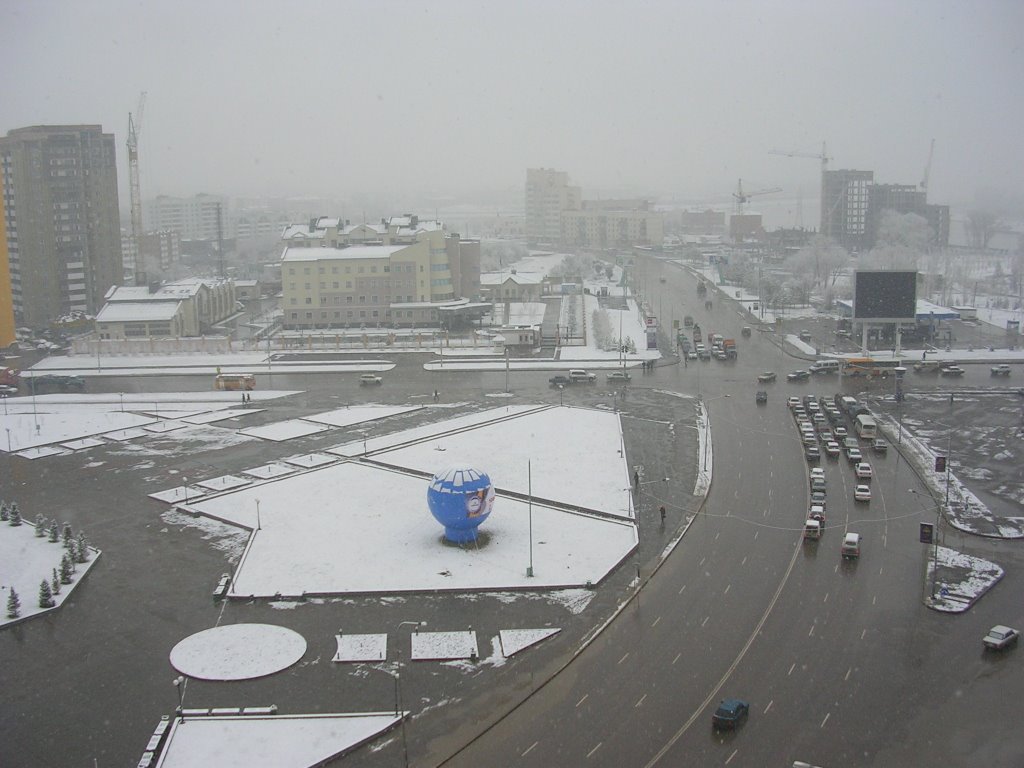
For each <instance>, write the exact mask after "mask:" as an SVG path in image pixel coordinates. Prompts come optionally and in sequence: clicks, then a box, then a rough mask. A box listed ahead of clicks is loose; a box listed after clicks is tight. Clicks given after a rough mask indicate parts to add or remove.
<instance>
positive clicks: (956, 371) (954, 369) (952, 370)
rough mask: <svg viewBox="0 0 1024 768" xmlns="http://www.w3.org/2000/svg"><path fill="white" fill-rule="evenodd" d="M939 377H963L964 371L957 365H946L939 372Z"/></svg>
mask: <svg viewBox="0 0 1024 768" xmlns="http://www.w3.org/2000/svg"><path fill="white" fill-rule="evenodd" d="M939 375H940V376H963V375H964V369H963V368H961V367H960V366H959V365H947V366H946V367H945V368H942V369H940V370H939Z"/></svg>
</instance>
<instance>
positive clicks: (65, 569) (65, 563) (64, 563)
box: [60, 555, 75, 584]
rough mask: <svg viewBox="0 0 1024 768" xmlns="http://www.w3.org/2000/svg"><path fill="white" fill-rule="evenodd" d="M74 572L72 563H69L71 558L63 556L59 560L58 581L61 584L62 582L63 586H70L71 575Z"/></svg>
mask: <svg viewBox="0 0 1024 768" xmlns="http://www.w3.org/2000/svg"><path fill="white" fill-rule="evenodd" d="M74 572H75V566H74V563H72V562H71V558H70V557H68V556H67V555H64V557H62V558H61V559H60V580H61V582H63V583H64V584H70V583H71V574H73V573H74Z"/></svg>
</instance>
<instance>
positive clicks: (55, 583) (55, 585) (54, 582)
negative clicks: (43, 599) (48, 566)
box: [50, 568, 60, 595]
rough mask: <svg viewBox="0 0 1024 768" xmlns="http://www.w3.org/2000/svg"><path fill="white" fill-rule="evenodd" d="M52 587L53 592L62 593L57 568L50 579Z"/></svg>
mask: <svg viewBox="0 0 1024 768" xmlns="http://www.w3.org/2000/svg"><path fill="white" fill-rule="evenodd" d="M50 588H51V589H52V590H53V594H55V595H59V594H60V576H58V575H57V569H56V568H54V569H53V578H52V579H50Z"/></svg>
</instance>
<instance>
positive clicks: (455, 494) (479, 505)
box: [427, 466, 494, 544]
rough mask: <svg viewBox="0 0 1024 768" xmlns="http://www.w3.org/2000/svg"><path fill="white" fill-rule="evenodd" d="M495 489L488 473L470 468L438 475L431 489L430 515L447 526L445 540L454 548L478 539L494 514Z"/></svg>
mask: <svg viewBox="0 0 1024 768" xmlns="http://www.w3.org/2000/svg"><path fill="white" fill-rule="evenodd" d="M493 505H494V485H493V484H492V483H491V478H490V477H488V476H487V474H486V473H484V472H480V471H479V470H476V469H473V468H472V467H467V466H455V467H449V468H448V469H445V470H443V471H441V472H438V473H437V474H436V475H434V477H433V478H432V479H431V481H430V487H429V488H427V506H428V507H429V508H430V514H432V515H433V516H434V519H435V520H437V522H439V523H440V524H441V525H443V526H444V537H445V539H446V540H447V541H450V542H452V543H453V544H465V543H468V542H474V541H476V539H477V529H478V528H479V527H480V524H481V523H482V522H483V521H484V520H486V519H487V518H488V517H489V516H490V514H491V508H492V507H493Z"/></svg>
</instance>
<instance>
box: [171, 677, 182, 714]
mask: <svg viewBox="0 0 1024 768" xmlns="http://www.w3.org/2000/svg"><path fill="white" fill-rule="evenodd" d="M171 682H173V683H174V687H175V688H176V689H177V690H178V712H177V714H178V717H180V718H181V719H182V720H184V719H185V715H184V712H185V710H184V706H185V704H184V701H185V678H184V677H182V676H181V675H178V676H177V677H176V678H174V680H172V681H171Z"/></svg>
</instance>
